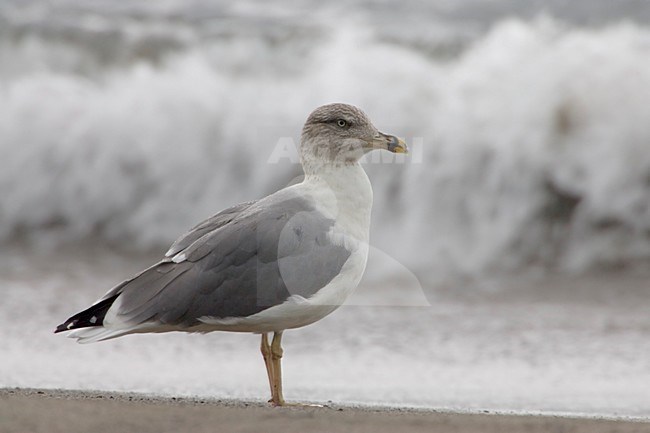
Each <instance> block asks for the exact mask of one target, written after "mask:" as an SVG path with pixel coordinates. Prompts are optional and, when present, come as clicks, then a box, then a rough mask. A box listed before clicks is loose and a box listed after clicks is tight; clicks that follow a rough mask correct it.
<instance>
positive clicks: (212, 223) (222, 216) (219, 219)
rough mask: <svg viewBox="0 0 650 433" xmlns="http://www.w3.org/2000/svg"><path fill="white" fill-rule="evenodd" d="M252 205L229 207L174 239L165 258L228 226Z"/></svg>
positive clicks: (250, 202)
mask: <svg viewBox="0 0 650 433" xmlns="http://www.w3.org/2000/svg"><path fill="white" fill-rule="evenodd" d="M253 203H255V200H253V201H248V202H246V203H240V204H238V205H235V206H232V207H229V208H228V209H225V210H222V211H221V212H219V213H218V214H216V215H214V216H212V217H211V218H208V219H207V220H205V221H203V222H202V223H200V224H198V225H196V226H194V227H192V229H190V231H188V232H187V233H185V234H183V235H182V236H181V237H179V238H178V239H176V242H174V243H173V244H172V246H171V247H170V248H169V250H168V251H167V252H166V253H165V256H166V257H171V256H173V255H175V254H177V253H179V252H180V251H183V250H184V249H185V248H187V247H189V246H190V245H192V244H193V243H194V242H196V241H197V240H198V239H200V238H201V237H203V236H204V235H206V234H207V233H210V232H211V231H214V230H216V229H218V228H219V227H221V226H224V225H226V224H228V223H229V222H230V221H232V220H233V219H234V218H235V217H237V215H239V214H240V213H242V212H243V211H245V210H246V209H248V208H249V207H250V206H251V205H252V204H253Z"/></svg>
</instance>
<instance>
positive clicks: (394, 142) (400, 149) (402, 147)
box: [388, 136, 409, 154]
mask: <svg viewBox="0 0 650 433" xmlns="http://www.w3.org/2000/svg"><path fill="white" fill-rule="evenodd" d="M388 150H389V151H390V152H393V153H404V154H408V153H409V148H408V146H407V145H406V141H404V140H402V139H401V138H399V137H395V136H391V139H390V142H389V143H388Z"/></svg>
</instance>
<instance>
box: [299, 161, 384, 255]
mask: <svg viewBox="0 0 650 433" xmlns="http://www.w3.org/2000/svg"><path fill="white" fill-rule="evenodd" d="M303 186H304V187H305V188H306V189H307V190H309V191H310V195H312V196H313V197H314V199H315V200H316V202H317V203H318V204H319V205H320V207H322V209H321V210H322V211H323V212H326V213H328V214H330V216H331V217H333V218H336V220H337V226H340V228H341V229H342V230H344V231H346V232H348V233H349V234H350V235H353V236H354V237H356V238H357V239H358V240H361V241H365V242H367V241H368V227H369V225H370V211H371V208H372V187H371V186H370V180H369V179H368V176H367V175H366V172H365V170H364V169H363V167H361V165H360V164H359V163H358V162H356V163H351V164H325V165H321V166H320V167H319V169H318V170H315V171H311V172H307V173H306V174H305V180H304V181H303Z"/></svg>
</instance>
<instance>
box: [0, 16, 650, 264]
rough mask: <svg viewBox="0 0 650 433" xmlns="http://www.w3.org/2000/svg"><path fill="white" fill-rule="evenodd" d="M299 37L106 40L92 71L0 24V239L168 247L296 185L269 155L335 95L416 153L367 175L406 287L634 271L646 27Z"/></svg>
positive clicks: (641, 214)
mask: <svg viewBox="0 0 650 433" xmlns="http://www.w3.org/2000/svg"><path fill="white" fill-rule="evenodd" d="M97 25H99V24H97ZM296 28H297V29H298V30H296V31H295V32H294V33H287V34H285V35H279V36H277V38H280V42H278V40H276V39H273V38H269V37H268V35H263V34H262V35H253V36H250V35H248V36H246V35H243V36H242V37H238V38H227V37H220V38H213V39H210V40H195V39H193V38H194V36H192V33H191V32H189V31H186V29H176V30H174V31H175V32H176V33H174V34H177V35H176V36H174V39H173V41H174V42H173V43H171V42H168V41H167V39H165V38H166V37H169V36H168V35H169V34H171V33H170V32H169V31H167V30H166V29H163V30H161V31H160V33H159V34H160V35H167V36H165V37H163V36H160V38H159V39H156V38H153V39H151V38H150V37H149V36H148V37H147V38H145V39H138V38H137V37H132V38H131V39H129V38H126V39H124V36H123V35H122V36H119V37H118V36H115V39H114V40H113V42H115V41H117V42H115V43H114V44H108V45H107V46H110V47H111V48H110V50H109V51H106V52H105V53H104V55H103V57H102V51H101V50H99V51H98V50H96V49H94V48H92V49H88V47H83V46H80V45H79V43H78V41H79V39H74V37H72V39H73V40H74V41H76V42H74V43H72V42H69V41H67V40H66V39H65V38H53V37H51V36H48V35H47V34H46V35H45V36H38V35H36V36H34V35H31V36H20V37H19V36H16V35H12V36H11V37H10V36H7V35H6V34H4V35H2V34H1V32H0V101H2V103H0V152H1V154H2V158H1V159H0V196H1V197H2V206H1V207H0V240H2V241H3V242H5V243H8V242H9V241H11V240H14V239H16V238H21V239H23V238H26V239H29V240H30V241H33V242H36V243H37V245H45V246H48V245H49V246H53V247H56V246H59V245H62V244H66V243H74V242H80V241H82V240H84V239H88V238H93V239H99V240H100V242H106V243H109V244H114V245H121V246H124V245H129V246H130V247H131V248H134V249H149V248H152V247H159V246H161V245H163V244H168V243H170V242H171V241H173V239H174V237H175V236H176V235H177V234H179V233H181V232H183V231H184V230H186V229H187V228H188V227H189V226H192V225H193V224H194V223H196V222H197V221H198V220H200V219H202V218H205V217H207V216H209V215H211V214H212V213H214V212H216V211H218V210H220V209H223V208H225V207H227V206H230V205H232V204H234V203H236V202H241V201H245V200H250V199H253V198H256V197H260V196H263V195H265V194H268V193H270V192H272V191H273V190H275V189H277V188H280V187H282V186H284V185H286V184H287V183H289V182H290V181H291V180H292V179H293V178H294V177H295V176H297V175H299V173H300V170H299V167H298V166H297V165H296V164H295V161H292V158H290V157H288V156H287V157H286V158H284V157H280V158H277V157H276V158H271V156H272V155H275V156H277V155H278V153H274V151H276V150H277V148H278V147H277V146H279V145H286V144H287V143H295V142H296V140H297V137H298V134H299V132H300V128H301V126H302V123H303V122H304V120H305V117H306V116H307V114H308V113H309V112H310V111H311V110H312V109H313V108H314V107H316V106H318V105H320V104H323V103H328V102H333V101H342V102H348V103H352V104H355V105H358V106H360V107H362V108H363V109H364V110H365V111H366V112H367V113H368V114H369V115H370V117H371V118H372V119H373V121H374V123H375V124H376V125H377V126H378V128H379V129H380V130H384V131H386V132H390V133H393V134H396V135H401V136H404V137H406V138H407V140H408V141H411V142H412V143H413V146H414V153H413V156H412V157H411V159H410V160H407V161H406V162H405V163H403V164H399V163H393V164H387V163H384V162H386V160H384V159H375V160H373V161H374V162H373V161H371V162H368V163H367V169H368V172H369V175H370V177H371V180H372V182H373V185H374V190H375V207H374V215H373V227H372V231H371V233H372V243H373V245H374V246H375V247H377V248H379V249H381V250H383V251H385V252H388V253H389V254H391V255H392V256H393V257H394V258H396V259H397V260H399V261H400V262H401V263H403V264H405V265H406V266H407V267H408V268H409V269H412V270H414V271H416V273H419V274H420V275H423V276H430V275H442V276H445V277H448V276H455V275H479V274H484V273H486V272H487V273H493V272H496V273H499V272H512V271H518V270H521V269H529V268H535V269H543V270H556V269H559V270H564V271H581V270H584V269H590V268H594V267H601V266H610V267H611V266H613V267H618V266H628V265H631V264H635V263H647V262H648V260H650V128H649V127H648V119H650V104H648V101H650V30H648V29H647V28H645V27H643V26H640V25H638V24H620V25H615V26H610V27H606V28H600V29H591V30H585V29H577V28H573V27H569V26H565V25H562V24H561V23H558V22H556V21H554V20H552V19H550V18H546V19H545V18H541V19H537V20H535V21H522V20H506V21H501V22H499V23H498V24H496V25H495V26H494V27H493V28H492V29H491V30H490V31H489V32H488V33H487V34H485V35H484V36H482V37H480V38H478V39H476V40H475V41H474V42H473V43H472V44H471V45H470V46H468V47H467V48H465V49H463V50H462V51H459V52H458V53H457V54H456V55H454V56H452V57H451V58H450V57H444V58H436V57H435V56H432V55H431V53H429V52H427V51H426V50H424V51H423V50H422V49H421V47H418V48H416V47H409V46H406V45H404V44H397V43H393V42H390V41H388V40H385V39H382V38H380V37H378V36H377V35H376V34H375V33H374V32H373V31H371V30H370V29H366V28H364V26H362V25H358V24H356V23H355V24H351V23H345V22H343V23H337V25H336V26H335V27H327V26H321V27H320V31H318V32H309V33H305V32H304V31H302V30H300V27H296ZM303 30H304V29H303ZM249 36H250V37H249ZM282 38H284V39H282ZM83 39H84V40H87V38H86V37H85V36H84V38H83ZM143 40H146V41H149V42H148V43H149V45H147V44H144V45H143V43H141V41H143ZM66 41H67V42H66ZM101 41H102V38H101V37H100V38H98V39H97V40H95V42H93V43H95V44H100V43H101ZM129 41H130V42H129ZM133 41H136V42H137V41H140V42H137V43H136V42H133ZM152 41H154V42H155V41H158V45H156V43H154V42H152ZM274 41H275V42H274ZM88 43H90V42H88ZM115 44H117V45H116V46H117V47H122V51H120V50H117V48H115ZM107 49H108V48H107ZM289 153H290V152H289Z"/></svg>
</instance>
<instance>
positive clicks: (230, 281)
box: [107, 197, 351, 327]
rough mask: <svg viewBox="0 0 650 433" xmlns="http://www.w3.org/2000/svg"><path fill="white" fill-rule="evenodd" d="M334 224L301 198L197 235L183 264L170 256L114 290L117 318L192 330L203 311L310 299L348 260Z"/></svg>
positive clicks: (221, 312)
mask: <svg viewBox="0 0 650 433" xmlns="http://www.w3.org/2000/svg"><path fill="white" fill-rule="evenodd" d="M248 207H250V204H248V206H247V208H248ZM231 209H233V208H231ZM333 225H334V220H332V219H329V218H326V217H325V216H324V215H322V214H321V213H319V212H318V211H316V210H315V209H314V208H313V207H312V206H311V205H310V204H309V203H308V202H307V201H306V200H304V199H303V198H300V197H294V198H290V199H286V200H282V201H279V202H272V203H268V204H267V205H266V206H260V207H259V209H255V211H251V212H246V214H245V215H244V216H242V215H240V216H239V217H237V218H234V219H231V220H230V221H229V222H226V223H223V224H218V225H217V228H216V229H215V230H212V231H209V232H206V233H204V234H203V235H202V236H200V237H198V238H197V239H196V240H195V241H194V242H193V243H191V244H190V245H189V246H187V247H186V248H185V249H184V250H181V251H179V252H180V253H181V255H183V256H184V257H183V260H182V261H181V260H179V261H178V263H176V262H174V261H171V260H170V259H167V260H166V261H164V262H161V263H159V264H157V265H155V266H153V267H152V268H149V269H147V270H146V271H144V272H143V273H141V274H140V275H138V276H137V277H136V278H134V279H133V280H130V281H127V282H125V283H123V284H122V285H120V286H118V287H116V288H115V289H114V290H113V291H112V292H113V295H115V294H118V293H119V298H118V299H119V300H120V303H119V311H118V312H117V313H118V317H120V318H121V319H123V320H125V321H127V322H128V323H131V324H139V323H144V322H156V323H161V324H165V325H175V326H180V327H191V326H193V325H197V324H199V323H200V322H199V321H198V319H199V318H201V317H204V316H210V317H218V318H225V317H244V316H249V315H252V314H255V313H258V312H260V311H262V310H264V309H266V308H269V307H270V306H273V305H278V304H281V303H282V302H284V301H285V300H287V299H288V298H289V297H290V296H292V295H299V296H302V297H304V298H309V297H310V296H312V295H313V294H314V293H316V292H317V291H318V290H319V289H321V288H322V287H324V286H325V285H327V283H329V282H330V281H331V280H332V279H333V278H334V277H335V276H336V275H338V274H339V273H340V271H341V268H342V267H343V265H344V264H345V262H346V261H347V259H348V258H349V257H350V253H351V252H350V251H349V250H347V249H346V248H344V247H343V246H341V245H337V244H333V243H332V242H331V241H330V238H329V237H328V234H327V233H328V232H329V231H330V229H331V227H332V226H333ZM201 226H202V225H199V226H197V227H201ZM182 239H189V238H182ZM179 241H180V240H179ZM179 241H177V243H179ZM184 242H186V241H184ZM179 245H181V243H179ZM107 295H108V294H107Z"/></svg>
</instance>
